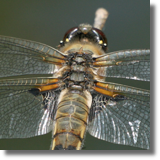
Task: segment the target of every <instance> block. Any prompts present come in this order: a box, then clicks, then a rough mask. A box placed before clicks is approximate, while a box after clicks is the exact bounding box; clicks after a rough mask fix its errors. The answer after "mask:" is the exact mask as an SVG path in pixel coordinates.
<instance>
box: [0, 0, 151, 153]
mask: <svg viewBox="0 0 160 160" xmlns="http://www.w3.org/2000/svg"><path fill="white" fill-rule="evenodd" d="M99 7H103V8H106V9H107V10H108V11H109V18H108V20H107V23H106V25H105V28H104V30H103V31H104V33H105V34H106V36H107V39H108V43H109V52H110V51H116V50H123V49H143V48H150V1H149V0H105V1H104V0H94V1H92V0H88V1H86V0H68V1H66V0H60V1H56V0H45V1H44V0H38V1H37V0H32V1H31V0H14V1H12V0H7V1H0V35H6V36H12V37H17V38H24V39H28V40H34V41H37V42H42V43H45V44H48V45H50V46H53V47H56V46H57V45H58V44H59V41H60V40H61V39H62V38H63V35H64V33H65V32H66V31H67V30H68V29H69V28H71V27H73V26H77V25H79V24H80V23H90V24H93V21H94V14H95V10H96V9H97V8H99ZM108 81H114V82H117V83H122V84H127V85H131V86H134V87H139V88H144V89H149V83H148V82H136V81H132V80H122V79H117V80H115V79H111V78H110V79H109V80H108ZM35 116H36V115H35ZM50 143H51V133H49V134H46V135H43V136H38V137H33V138H28V139H1V140H0V149H4V150H11V149H12V150H48V149H49V147H50ZM83 149H85V150H126V149H127V150H135V149H136V150H137V149H138V150H139V148H134V147H129V146H123V145H116V144H112V143H108V142H105V141H102V140H99V139H96V138H94V137H92V136H90V135H89V134H87V136H86V139H85V143H84V148H83Z"/></svg>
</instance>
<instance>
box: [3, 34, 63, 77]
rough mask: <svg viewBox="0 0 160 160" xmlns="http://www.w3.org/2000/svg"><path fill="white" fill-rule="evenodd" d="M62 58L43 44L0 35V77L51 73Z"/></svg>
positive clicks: (57, 52) (61, 61)
mask: <svg viewBox="0 0 160 160" xmlns="http://www.w3.org/2000/svg"><path fill="white" fill-rule="evenodd" d="M64 58H65V57H64V56H63V55H62V54H61V53H59V51H58V50H56V49H54V48H52V47H50V46H47V45H45V44H41V43H38V42H33V41H28V40H23V39H19V38H12V37H6V36H0V77H9V76H21V75H23V76H24V75H32V76H34V75H38V74H44V75H47V74H53V73H54V72H55V71H56V66H55V64H61V63H63V62H64V61H63V60H62V59H64Z"/></svg>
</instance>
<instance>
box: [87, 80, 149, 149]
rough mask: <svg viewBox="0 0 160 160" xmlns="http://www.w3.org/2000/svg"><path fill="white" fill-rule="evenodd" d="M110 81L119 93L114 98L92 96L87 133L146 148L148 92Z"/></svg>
mask: <svg viewBox="0 0 160 160" xmlns="http://www.w3.org/2000/svg"><path fill="white" fill-rule="evenodd" d="M109 84H110V85H112V90H114V91H116V92H117V93H119V95H118V96H116V97H109V96H106V95H102V94H96V95H93V102H92V108H91V110H90V116H89V127H88V131H89V133H90V134H91V135H92V136H94V137H97V138H99V139H102V140H105V141H109V142H112V143H116V144H122V145H130V146H134V147H140V148H145V149H149V143H150V105H149V104H150V93H149V91H147V90H140V89H136V88H132V87H127V86H124V85H120V84H113V83H109Z"/></svg>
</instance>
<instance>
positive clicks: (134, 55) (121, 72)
mask: <svg viewBox="0 0 160 160" xmlns="http://www.w3.org/2000/svg"><path fill="white" fill-rule="evenodd" d="M95 61H96V62H95V66H96V67H98V66H99V68H98V70H97V75H99V76H102V77H115V78H127V79H134V80H142V81H150V50H124V51H118V52H112V53H109V54H107V55H105V56H102V57H100V58H96V59H95Z"/></svg>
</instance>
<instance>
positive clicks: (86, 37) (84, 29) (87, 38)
mask: <svg viewBox="0 0 160 160" xmlns="http://www.w3.org/2000/svg"><path fill="white" fill-rule="evenodd" d="M75 41H80V42H83V43H96V44H98V45H100V46H101V47H102V50H104V51H106V50H107V38H106V36H105V34H104V33H103V32H102V31H101V30H99V29H97V28H94V27H92V26H91V25H90V24H80V25H79V26H78V27H73V28H71V29H69V30H68V31H67V32H66V34H65V35H64V38H63V41H60V45H61V46H64V45H65V44H67V43H69V42H75Z"/></svg>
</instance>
